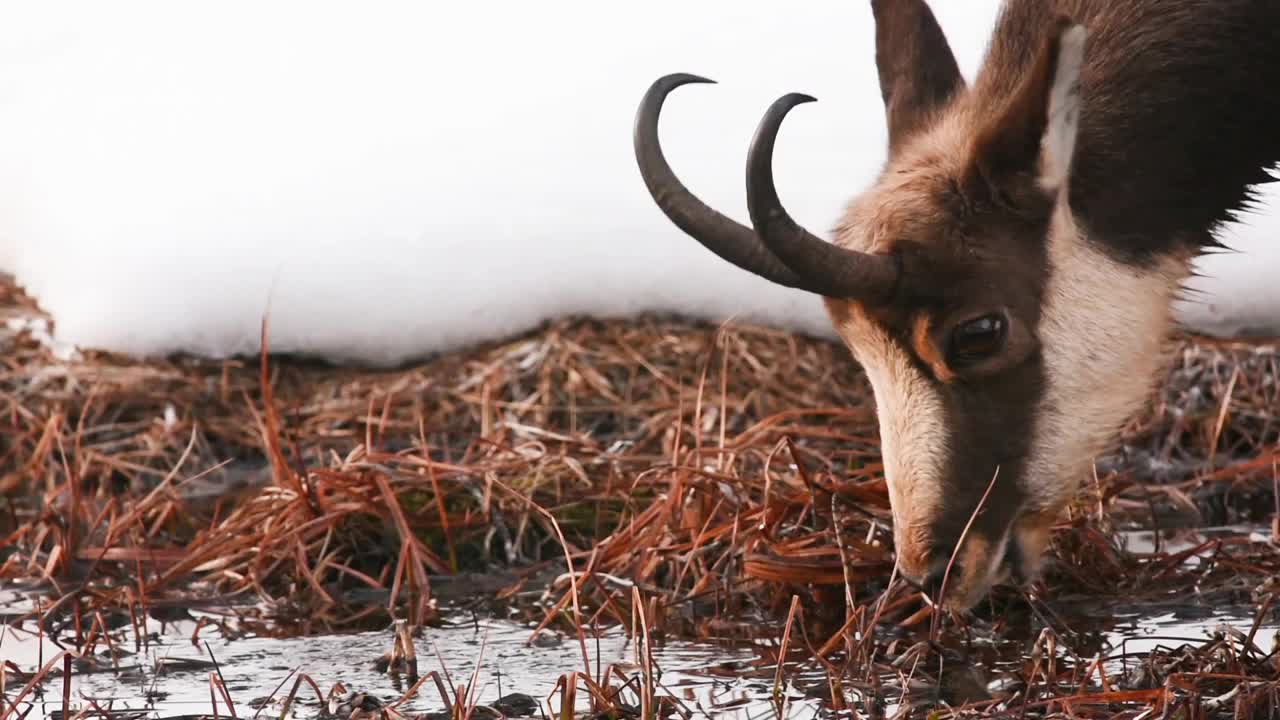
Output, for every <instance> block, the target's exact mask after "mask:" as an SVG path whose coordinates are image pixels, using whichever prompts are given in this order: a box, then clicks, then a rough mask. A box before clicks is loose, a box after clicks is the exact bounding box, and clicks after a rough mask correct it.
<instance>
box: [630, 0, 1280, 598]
mask: <svg viewBox="0 0 1280 720" xmlns="http://www.w3.org/2000/svg"><path fill="white" fill-rule="evenodd" d="M871 6H872V11H873V15H874V17H875V21H876V57H875V61H876V64H877V68H878V70H879V78H880V85H881V91H882V95H883V98H884V102H885V112H886V121H887V124H888V129H889V156H888V160H887V162H886V163H885V165H884V167H883V169H882V172H881V173H880V174H879V176H878V177H877V179H876V182H875V183H874V184H873V185H872V186H871V187H870V188H868V189H866V190H864V191H863V192H861V193H859V194H858V195H857V196H856V197H854V198H853V199H852V200H851V201H850V203H849V205H848V208H847V210H846V212H845V213H844V215H843V217H841V218H840V219H839V221H838V222H837V223H836V225H835V227H834V230H833V235H834V241H833V242H827V241H824V240H821V239H819V238H817V237H816V236H814V235H812V234H810V233H809V232H808V231H806V230H804V228H801V227H800V226H798V225H797V224H796V223H795V222H794V221H793V220H792V219H791V218H790V216H789V215H788V214H787V213H786V211H785V210H784V209H783V208H782V206H781V203H780V202H779V200H778V196H777V193H776V191H775V190H774V187H773V178H772V170H771V160H772V152H773V145H774V140H775V138H776V135H777V133H778V131H779V128H780V126H781V123H782V120H783V118H784V117H785V116H786V114H787V113H788V112H789V111H790V110H791V109H793V108H794V107H795V106H797V105H799V104H802V103H805V102H808V101H811V100H812V99H813V98H810V97H808V96H805V95H800V94H796V93H793V94H791V95H787V96H784V97H783V98H780V99H779V100H778V101H776V102H775V103H774V104H773V106H771V107H770V109H769V111H768V112H767V113H766V115H765V117H764V119H763V120H762V121H761V123H760V126H759V129H758V130H757V134H756V137H755V139H754V140H753V143H752V146H751V149H750V153H749V156H748V163H747V200H748V207H749V209H750V211H751V220H752V227H750V228H747V227H745V226H742V225H738V224H737V223H735V222H734V221H732V220H729V219H728V218H726V217H724V216H723V215H720V214H719V213H716V212H715V211H714V210H712V209H710V208H708V207H706V206H705V205H702V204H701V202H700V201H698V200H697V198H696V197H694V196H693V195H692V194H691V193H690V192H689V191H688V190H687V189H685V188H684V187H683V186H682V185H680V184H679V181H678V180H676V179H675V176H674V174H672V172H671V171H670V168H668V167H667V166H666V163H665V160H663V158H662V156H661V151H660V150H659V149H658V146H657V140H656V125H657V115H658V110H659V108H660V105H661V102H662V100H663V98H664V97H665V95H666V94H667V93H668V92H670V91H671V90H672V89H674V88H675V87H678V86H679V85H683V84H686V83H690V82H700V81H701V82H705V80H704V79H702V78H698V77H697V76H691V75H676V76H668V77H667V78H663V79H661V80H659V81H658V82H656V83H654V85H653V87H651V89H650V92H649V94H648V95H647V96H646V98H645V101H644V102H643V103H642V105H641V108H640V113H639V115H638V118H637V137H636V150H637V159H638V161H639V163H640V167H641V171H642V175H643V176H644V178H645V181H646V183H647V184H648V187H649V190H650V192H651V194H652V195H653V197H654V199H655V201H656V202H657V203H658V205H659V207H661V208H662V209H663V211H664V212H666V214H667V215H668V217H670V218H671V219H672V221H673V222H675V223H676V225H677V226H679V227H681V228H682V229H684V230H685V231H686V232H687V233H688V234H690V235H691V236H693V237H694V238H695V239H698V240H699V242H702V243H703V244H704V245H705V246H707V247H708V248H709V249H711V250H712V251H714V252H716V253H717V254H719V255H720V256H721V257H723V258H725V259H726V260H729V261H730V262H733V263H735V264H737V265H739V266H740V267H743V268H744V269H747V270H749V271H751V272H755V273H757V274H759V275H762V276H764V277H767V278H769V279H772V280H774V281H775V282H778V283H781V284H785V285H790V286H793V287H800V288H803V289H806V290H809V291H811V292H813V293H815V294H818V295H820V296H821V297H822V298H823V300H824V302H825V303H826V307H827V310H828V313H829V315H830V317H831V319H832V322H833V323H834V325H835V328H836V329H837V331H838V332H839V334H840V335H841V337H842V338H843V340H844V342H845V343H846V345H848V347H849V348H850V350H851V352H852V353H853V355H854V356H855V358H856V359H857V360H858V361H859V363H860V364H861V365H862V367H863V368H864V369H865V371H866V373H867V376H868V379H869V380H870V383H871V386H872V389H873V392H874V394H875V400H876V407H877V414H878V417H879V423H880V436H881V444H882V454H883V456H884V465H885V474H886V478H887V480H888V486H889V491H890V499H891V503H892V507H893V514H894V537H895V546H896V550H897V561H898V566H899V569H900V570H901V572H902V574H903V576H904V577H906V578H907V579H909V580H912V581H915V582H918V583H920V584H921V585H922V587H924V588H925V589H927V590H929V591H931V592H937V593H938V595H939V596H940V599H942V596H945V601H946V602H947V603H948V604H949V605H952V606H954V607H957V608H962V609H963V608H969V607H972V605H973V604H974V603H976V602H977V601H978V600H980V599H981V598H982V597H983V596H984V595H985V594H986V592H987V591H988V590H989V589H990V587H991V586H992V585H994V584H996V583H999V582H1002V581H1004V580H1006V579H1015V580H1025V579H1028V578H1031V577H1033V576H1034V575H1035V574H1036V573H1037V572H1039V570H1040V565H1041V562H1042V560H1043V557H1044V555H1045V552H1044V551H1045V548H1046V546H1047V543H1048V540H1049V535H1050V529H1051V527H1052V525H1053V524H1054V522H1055V520H1056V519H1057V517H1058V516H1059V514H1060V512H1061V510H1062V509H1063V507H1064V506H1065V505H1066V504H1067V502H1069V501H1070V499H1071V498H1072V496H1073V495H1074V493H1075V491H1076V489H1077V488H1078V486H1079V483H1080V480H1081V479H1083V478H1084V477H1085V476H1086V475H1087V473H1088V471H1089V468H1090V465H1091V463H1092V460H1093V458H1094V457H1095V456H1096V454H1097V453H1098V452H1100V451H1102V450H1103V449H1104V448H1105V446H1106V445H1107V444H1108V443H1109V442H1111V441H1113V440H1114V438H1115V435H1116V433H1117V431H1118V430H1119V428H1120V427H1121V425H1122V424H1123V422H1124V421H1125V420H1126V419H1127V418H1128V417H1130V416H1131V415H1132V414H1133V413H1134V412H1135V411H1136V410H1138V409H1140V407H1141V405H1142V403H1143V402H1144V401H1145V400H1146V398H1147V397H1148V395H1149V393H1150V390H1151V387H1152V384H1153V382H1154V380H1155V379H1156V378H1157V377H1158V374H1159V369H1160V368H1161V366H1162V363H1163V362H1164V360H1165V359H1166V357H1167V352H1166V351H1167V348H1168V340H1169V337H1170V331H1171V330H1172V328H1173V314H1172V306H1173V302H1174V300H1175V299H1176V298H1177V297H1178V296H1179V293H1180V292H1182V287H1183V283H1184V282H1185V280H1186V279H1187V278H1188V277H1189V276H1190V273H1191V263H1192V261H1193V260H1194V258H1195V256H1196V255H1197V254H1199V253H1201V252H1204V251H1205V250H1206V249H1208V248H1210V247H1212V246H1214V245H1215V244H1216V239H1215V237H1216V236H1215V233H1216V231H1217V230H1218V229H1219V227H1220V226H1221V225H1222V224H1224V223H1225V222H1227V221H1229V220H1232V219H1234V218H1235V217H1236V215H1237V214H1238V213H1240V212H1241V211H1242V210H1245V209H1247V208H1248V206H1249V203H1250V200H1251V199H1252V197H1253V194H1252V192H1253V188H1254V187H1255V186H1256V185H1257V184H1258V183H1261V182H1265V181H1268V180H1270V179H1271V176H1270V175H1269V173H1268V171H1269V169H1270V168H1272V167H1273V166H1274V165H1275V164H1276V163H1277V162H1278V161H1280V132H1277V130H1276V129H1275V128H1274V127H1273V125H1274V124H1275V122H1276V120H1277V118H1280V94H1277V93H1276V92H1275V88H1277V87H1280V2H1276V1H1275V0H1009V2H1007V3H1006V5H1005V6H1004V8H1003V9H1002V12H1001V14H1000V16H999V18H998V19H997V22H996V26H995V29H994V33H993V36H992V40H991V42H990V45H989V48H988V52H987V55H986V57H985V59H984V62H983V65H982V66H981V68H980V69H979V71H978V74H977V76H976V77H975V79H974V82H973V85H972V86H968V85H967V84H966V83H965V81H964V79H963V78H962V77H961V75H960V73H959V70H958V69H957V66H956V63H955V59H954V58H953V57H952V54H951V51H950V48H949V47H948V45H947V42H946V39H945V37H944V36H943V34H942V31H941V29H940V28H939V27H938V25H937V23H936V21H935V19H934V17H933V15H932V12H931V11H930V10H929V7H928V5H927V4H926V3H925V2H924V0H872V2H871ZM966 528H967V529H966Z"/></svg>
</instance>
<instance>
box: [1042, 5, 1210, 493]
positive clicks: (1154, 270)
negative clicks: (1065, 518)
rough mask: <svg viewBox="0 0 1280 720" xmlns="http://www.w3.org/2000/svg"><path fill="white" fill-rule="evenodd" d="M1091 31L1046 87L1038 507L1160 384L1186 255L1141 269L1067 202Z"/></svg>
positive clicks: (1075, 33) (1066, 44)
mask: <svg viewBox="0 0 1280 720" xmlns="http://www.w3.org/2000/svg"><path fill="white" fill-rule="evenodd" d="M1084 45H1085V30H1084V28H1083V27H1081V26H1079V25H1076V26H1073V27H1071V28H1069V29H1067V30H1066V31H1064V32H1063V34H1062V38H1061V42H1060V44H1059V50H1058V66H1057V71H1056V73H1055V75H1054V80H1053V87H1052V88H1051V89H1050V95H1049V126H1048V128H1047V129H1046V132H1045V138H1044V143H1043V148H1044V153H1043V160H1044V166H1043V170H1042V175H1041V179H1040V181H1041V185H1042V186H1043V187H1045V188H1046V189H1048V190H1050V191H1054V192H1056V193H1057V194H1058V202H1057V206H1056V209H1055V210H1054V215H1053V220H1052V225H1051V226H1050V231H1049V240H1048V261H1049V274H1048V279H1047V285H1046V288H1045V296H1044V304H1043V307H1042V310H1041V318H1040V328H1039V336H1040V344H1041V348H1042V355H1043V357H1044V363H1045V368H1044V370H1045V381H1046V388H1045V393H1044V395H1043V396H1042V398H1041V403H1040V407H1039V408H1038V411H1037V414H1036V428H1035V434H1034V437H1033V442H1032V446H1031V454H1030V457H1029V458H1028V461H1029V462H1028V472H1027V478H1026V483H1027V487H1026V489H1027V493H1028V497H1029V498H1030V504H1031V508H1029V509H1032V510H1034V509H1036V508H1044V507H1052V506H1054V505H1056V504H1058V503H1060V502H1063V501H1065V500H1066V499H1067V498H1069V496H1070V495H1072V494H1074V492H1075V490H1076V488H1077V487H1078V484H1079V481H1080V479H1081V478H1082V476H1083V475H1084V473H1085V471H1086V470H1087V468H1088V467H1089V465H1090V464H1091V463H1092V461H1093V457H1094V455H1095V454H1096V453H1098V452H1100V451H1101V450H1102V449H1103V448H1104V447H1105V446H1106V445H1107V444H1109V443H1110V442H1111V441H1112V440H1113V439H1114V437H1115V434H1116V433H1117V432H1118V431H1119V429H1120V427H1121V426H1122V425H1123V424H1124V422H1125V420H1127V419H1128V418H1129V416H1130V415H1131V414H1132V413H1133V412H1134V411H1136V410H1137V409H1138V408H1139V407H1141V405H1142V403H1143V401H1144V400H1145V399H1146V398H1147V396H1148V393H1150V392H1151V391H1152V390H1153V386H1154V383H1155V380H1156V377H1157V372H1158V370H1159V368H1160V366H1161V364H1162V363H1163V360H1164V358H1165V353H1164V350H1165V349H1166V347H1167V340H1168V337H1169V335H1168V333H1169V329H1170V328H1171V327H1172V305H1173V300H1174V298H1175V295H1176V294H1177V292H1178V289H1179V288H1180V287H1181V285H1182V282H1183V281H1184V280H1185V279H1186V278H1187V276H1188V273H1189V272H1190V264H1189V258H1184V257H1168V258H1163V259H1161V260H1160V261H1159V262H1158V263H1157V264H1156V265H1155V266H1154V267H1149V268H1142V269H1140V268H1135V267H1131V266H1129V265H1125V264H1124V263H1121V262H1119V261H1117V260H1114V259H1112V258H1110V257H1108V256H1107V255H1106V254H1104V253H1103V252H1102V250H1101V249H1100V248H1098V247H1097V246H1095V245H1094V244H1092V243H1090V242H1087V241H1086V240H1085V230H1084V229H1082V228H1081V227H1080V226H1079V224H1078V223H1077V221H1076V219H1075V218H1074V217H1073V216H1072V213H1071V211H1070V203H1068V202H1067V190H1068V184H1069V183H1068V179H1069V177H1070V170H1071V160H1072V155H1073V154H1074V152H1075V143H1076V133H1077V130H1078V127H1079V119H1080V67H1081V65H1082V63H1083V61H1084Z"/></svg>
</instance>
